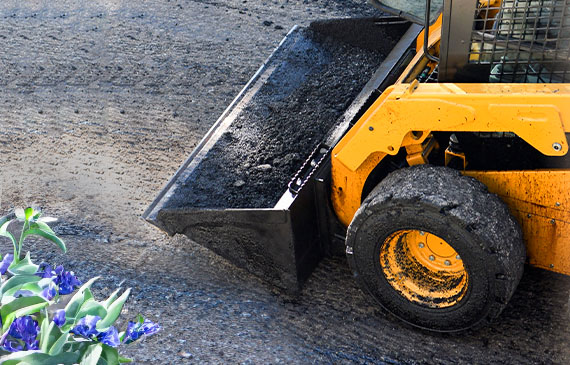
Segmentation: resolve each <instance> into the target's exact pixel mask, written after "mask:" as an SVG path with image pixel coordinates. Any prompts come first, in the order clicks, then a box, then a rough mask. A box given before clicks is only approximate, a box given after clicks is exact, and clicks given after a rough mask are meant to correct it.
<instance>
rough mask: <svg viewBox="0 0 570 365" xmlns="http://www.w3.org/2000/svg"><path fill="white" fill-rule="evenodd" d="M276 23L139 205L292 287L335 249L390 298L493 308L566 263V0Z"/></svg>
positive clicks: (166, 224) (412, 318)
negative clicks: (187, 149) (274, 42)
mask: <svg viewBox="0 0 570 365" xmlns="http://www.w3.org/2000/svg"><path fill="white" fill-rule="evenodd" d="M371 3H373V5H375V6H377V7H378V8H380V9H382V10H383V11H384V12H386V13H389V14H393V15H391V16H384V17H381V18H375V19H368V18H367V19H340V20H330V21H321V22H315V23H313V24H311V26H309V27H307V28H300V27H295V28H293V29H292V30H291V31H290V32H289V33H288V35H287V36H286V37H285V39H284V40H283V41H282V42H281V44H280V45H279V47H278V48H277V49H276V50H275V51H274V53H273V54H272V55H271V56H270V57H269V59H268V60H267V61H266V62H265V63H264V65H263V66H262V67H261V68H260V70H259V71H258V72H257V73H256V74H255V75H254V77H253V78H252V79H251V80H250V81H249V83H248V84H247V85H246V86H245V88H244V89H243V91H242V92H241V93H240V94H239V95H238V96H237V97H236V98H235V100H234V101H233V102H232V104H231V105H230V106H229V107H228V108H227V109H226V111H225V112H224V113H223V114H222V116H221V117H220V118H219V119H218V121H217V122H216V124H215V125H214V126H213V127H212V129H211V130H210V131H209V132H208V134H207V135H206V136H205V137H204V139H203V140H202V141H201V142H200V144H199V145H198V146H197V148H196V149H195V151H194V152H193V153H192V154H191V155H190V157H189V158H188V159H187V161H186V162H185V163H184V164H183V165H182V166H181V168H180V169H179V170H178V172H177V173H176V174H175V175H174V176H173V177H172V179H171V180H170V181H169V182H168V184H167V185H166V187H165V188H164V189H163V190H162V192H161V193H160V194H159V195H158V197H157V198H156V200H155V201H154V202H153V203H152V205H151V206H150V207H149V208H148V209H147V211H146V212H145V214H144V217H145V218H146V219H147V220H148V221H149V222H151V223H152V224H154V225H156V226H158V227H159V228H161V229H163V230H164V231H166V232H168V233H169V234H171V235H173V234H176V233H181V234H185V235H187V236H188V237H190V238H192V239H193V240H195V241H196V242H198V243H200V244H203V245H204V246H206V247H208V248H210V249H212V250H213V251H215V252H216V253H218V254H220V255H222V256H223V257H225V258H227V259H228V260H230V261H231V262H233V263H235V264H236V265H238V266H240V267H242V268H245V269H246V270H249V271H250V272H252V273H254V274H256V275H259V276H260V277H262V278H263V279H265V280H267V281H268V282H270V283H272V284H273V285H275V286H277V287H280V288H282V289H285V290H288V291H293V292H294V291H298V290H299V289H300V288H301V285H302V283H303V281H304V280H305V279H306V277H307V276H308V275H309V274H310V273H311V271H312V269H313V268H314V266H315V265H316V264H317V263H318V262H319V260H320V259H321V258H322V257H323V256H325V255H328V254H334V253H336V252H338V251H339V250H342V251H344V252H345V253H346V256H347V258H348V262H349V265H350V267H351V269H352V271H353V272H354V276H355V278H356V280H357V281H358V283H359V285H360V286H361V287H362V289H363V290H365V291H366V292H368V293H370V294H371V295H372V296H373V297H374V298H375V299H376V300H377V302H378V303H379V304H380V305H381V306H382V307H384V308H385V309H387V310H388V311H389V312H391V313H392V314H394V315H395V316H397V317H399V318H400V319H402V320H403V321H406V322H408V323H410V324H412V325H414V326H416V327H420V328H424V329H428V330H432V331H438V332H454V331H461V330H465V329H468V328H471V327H473V326H475V325H479V324H484V323H485V322H486V321H488V320H491V319H493V318H495V317H497V316H498V315H499V314H500V312H501V311H502V310H503V309H504V308H505V306H506V304H507V302H508V301H509V299H510V298H511V296H512V294H513V292H514V290H515V288H516V286H517V284H518V282H519V280H520V278H521V275H522V272H523V268H524V263H525V261H526V262H528V263H529V264H531V265H534V266H537V267H541V268H544V269H547V270H552V271H556V272H559V273H563V274H566V275H570V227H569V224H570V158H569V157H568V134H569V133H570V4H569V3H568V2H567V1H566V0H542V1H537V0H453V1H451V0H443V1H442V0H427V1H425V2H424V0H419V1H418V2H409V1H403V0H371Z"/></svg>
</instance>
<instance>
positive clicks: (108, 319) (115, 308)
mask: <svg viewBox="0 0 570 365" xmlns="http://www.w3.org/2000/svg"><path fill="white" fill-rule="evenodd" d="M130 292H131V288H129V289H127V290H125V292H124V293H123V294H122V295H121V296H120V297H119V298H118V299H117V300H115V301H114V302H113V303H112V304H111V305H110V306H109V308H108V310H107V315H106V316H105V318H103V319H101V320H100V321H99V322H97V326H96V328H97V330H99V331H101V332H103V331H106V330H107V329H108V328H109V327H110V326H111V325H112V324H113V323H115V321H116V320H117V318H119V315H120V314H121V309H123V304H125V301H126V300H127V298H128V297H129V294H130Z"/></svg>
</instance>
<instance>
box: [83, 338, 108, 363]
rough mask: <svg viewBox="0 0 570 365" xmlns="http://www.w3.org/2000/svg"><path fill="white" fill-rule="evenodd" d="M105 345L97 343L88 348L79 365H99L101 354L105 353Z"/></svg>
mask: <svg viewBox="0 0 570 365" xmlns="http://www.w3.org/2000/svg"><path fill="white" fill-rule="evenodd" d="M102 345H103V344H101V343H96V344H93V345H91V346H89V347H88V348H87V351H85V353H84V354H83V356H82V357H81V362H80V363H79V365H97V362H98V361H99V358H100V357H101V353H102V352H103V346H102Z"/></svg>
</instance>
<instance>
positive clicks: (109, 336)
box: [97, 326, 121, 347]
mask: <svg viewBox="0 0 570 365" xmlns="http://www.w3.org/2000/svg"><path fill="white" fill-rule="evenodd" d="M97 340H99V342H101V343H104V344H105V345H109V346H111V347H117V346H119V344H120V343H121V341H119V332H117V329H116V328H115V327H113V326H111V327H109V329H108V330H107V331H105V332H101V333H100V334H99V335H98V336H97Z"/></svg>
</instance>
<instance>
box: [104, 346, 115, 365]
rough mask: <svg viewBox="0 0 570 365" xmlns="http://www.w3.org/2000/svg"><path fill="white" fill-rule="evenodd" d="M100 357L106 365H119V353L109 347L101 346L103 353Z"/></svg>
mask: <svg viewBox="0 0 570 365" xmlns="http://www.w3.org/2000/svg"><path fill="white" fill-rule="evenodd" d="M101 357H102V358H103V359H105V361H107V364H118V363H119V351H117V349H116V348H113V347H111V346H109V345H105V344H103V353H102V354H101Z"/></svg>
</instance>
